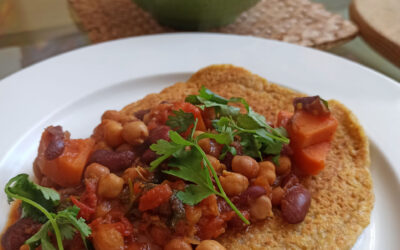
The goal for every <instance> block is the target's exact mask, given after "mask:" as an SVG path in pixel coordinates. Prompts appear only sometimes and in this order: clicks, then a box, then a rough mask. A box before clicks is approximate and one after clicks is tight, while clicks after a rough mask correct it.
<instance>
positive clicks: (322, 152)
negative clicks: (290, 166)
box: [293, 142, 330, 175]
mask: <svg viewBox="0 0 400 250" xmlns="http://www.w3.org/2000/svg"><path fill="white" fill-rule="evenodd" d="M329 149H330V143H329V142H322V143H318V144H315V145H312V146H309V147H306V148H303V149H300V150H296V151H295V153H294V155H293V158H294V161H295V163H296V165H297V166H298V167H299V168H300V169H301V170H302V171H303V172H304V173H306V174H308V175H316V174H318V173H319V172H320V171H321V170H322V169H324V167H325V159H326V156H327V155H328V153H329Z"/></svg>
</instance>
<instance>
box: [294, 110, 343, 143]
mask: <svg viewBox="0 0 400 250" xmlns="http://www.w3.org/2000/svg"><path fill="white" fill-rule="evenodd" d="M337 126H338V122H337V120H336V118H335V117H333V116H332V115H328V116H315V115H312V114H309V113H307V112H305V111H302V110H300V111H296V112H295V114H294V115H293V117H292V120H291V125H290V128H289V129H288V130H289V131H288V132H289V135H290V139H291V145H292V146H293V147H295V148H305V147H308V146H311V145H314V144H318V143H321V142H329V141H331V140H332V138H333V135H334V133H335V131H336V128H337Z"/></svg>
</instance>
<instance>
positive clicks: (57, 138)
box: [44, 126, 65, 160]
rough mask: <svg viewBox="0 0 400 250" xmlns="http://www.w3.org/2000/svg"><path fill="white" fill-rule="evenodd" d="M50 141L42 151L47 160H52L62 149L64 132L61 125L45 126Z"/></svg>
mask: <svg viewBox="0 0 400 250" xmlns="http://www.w3.org/2000/svg"><path fill="white" fill-rule="evenodd" d="M46 131H47V133H48V136H49V139H50V142H49V144H48V145H47V148H46V150H45V151H44V157H45V158H46V159H47V160H54V159H55V158H57V157H59V156H60V155H61V154H62V152H63V151H64V147H65V145H64V132H63V130H62V127H61V126H56V127H53V126H50V127H48V128H46Z"/></svg>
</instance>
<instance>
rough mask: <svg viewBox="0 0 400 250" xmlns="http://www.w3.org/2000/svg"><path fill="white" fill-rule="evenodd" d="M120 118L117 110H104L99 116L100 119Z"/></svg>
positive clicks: (114, 119) (116, 119) (117, 119)
mask: <svg viewBox="0 0 400 250" xmlns="http://www.w3.org/2000/svg"><path fill="white" fill-rule="evenodd" d="M120 118H121V114H120V113H119V112H118V111H117V110H106V111H105V112H104V113H103V115H102V116H101V120H102V121H103V120H113V121H118V122H119V120H120Z"/></svg>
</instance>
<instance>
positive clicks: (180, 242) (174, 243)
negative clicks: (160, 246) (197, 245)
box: [164, 238, 192, 250]
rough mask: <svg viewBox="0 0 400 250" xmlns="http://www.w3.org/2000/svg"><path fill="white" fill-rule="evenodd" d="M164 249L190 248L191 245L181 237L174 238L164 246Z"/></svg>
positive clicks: (180, 249) (182, 249)
mask: <svg viewBox="0 0 400 250" xmlns="http://www.w3.org/2000/svg"><path fill="white" fill-rule="evenodd" d="M164 250H192V246H191V245H190V244H189V243H187V242H186V241H185V240H184V239H183V238H174V239H172V240H170V241H169V242H168V243H167V245H165V246H164Z"/></svg>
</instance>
